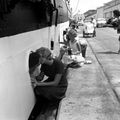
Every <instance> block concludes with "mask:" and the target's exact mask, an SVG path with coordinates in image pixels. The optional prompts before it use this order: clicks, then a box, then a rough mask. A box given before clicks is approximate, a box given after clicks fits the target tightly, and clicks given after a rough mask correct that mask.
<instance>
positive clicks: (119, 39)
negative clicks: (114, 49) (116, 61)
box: [118, 36, 120, 54]
mask: <svg viewBox="0 0 120 120" xmlns="http://www.w3.org/2000/svg"><path fill="white" fill-rule="evenodd" d="M118 41H119V49H118V54H120V36H119V38H118Z"/></svg>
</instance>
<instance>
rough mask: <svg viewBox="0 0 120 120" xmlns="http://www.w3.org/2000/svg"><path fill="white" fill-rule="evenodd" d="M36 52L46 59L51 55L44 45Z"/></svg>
mask: <svg viewBox="0 0 120 120" xmlns="http://www.w3.org/2000/svg"><path fill="white" fill-rule="evenodd" d="M36 52H37V53H38V54H39V55H40V56H41V57H44V58H46V59H51V58H52V56H51V51H50V50H49V49H48V48H46V47H41V48H39V49H37V50H36Z"/></svg>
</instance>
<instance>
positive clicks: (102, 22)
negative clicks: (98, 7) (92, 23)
mask: <svg viewBox="0 0 120 120" xmlns="http://www.w3.org/2000/svg"><path fill="white" fill-rule="evenodd" d="M106 23H107V21H106V19H105V18H98V19H97V27H106Z"/></svg>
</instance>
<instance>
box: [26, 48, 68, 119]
mask: <svg viewBox="0 0 120 120" xmlns="http://www.w3.org/2000/svg"><path fill="white" fill-rule="evenodd" d="M39 65H41V68H40V71H41V73H42V77H41V76H39V75H38V76H39V77H38V76H35V75H34V71H35V70H36V69H37V68H38V66H39ZM29 69H30V76H31V79H32V81H33V86H34V92H35V96H36V104H35V106H34V108H33V110H32V112H31V114H30V117H29V119H28V120H35V119H36V117H37V116H38V115H39V114H40V111H41V109H42V108H43V106H46V105H47V103H49V102H56V101H59V100H61V99H62V98H63V97H65V93H66V90H67V85H68V82H67V78H66V75H67V72H66V71H65V69H64V64H63V63H62V62H61V61H60V60H58V59H54V58H53V57H52V56H51V51H50V50H49V49H48V48H45V47H41V48H40V49H38V50H37V51H36V52H33V53H31V54H30V58H29ZM40 75H41V74H40ZM43 75H46V76H47V77H48V78H47V79H46V80H45V81H44V82H43V81H42V79H43Z"/></svg>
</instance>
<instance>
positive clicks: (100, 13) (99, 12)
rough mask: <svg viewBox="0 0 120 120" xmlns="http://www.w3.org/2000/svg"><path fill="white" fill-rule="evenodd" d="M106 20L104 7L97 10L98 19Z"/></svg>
mask: <svg viewBox="0 0 120 120" xmlns="http://www.w3.org/2000/svg"><path fill="white" fill-rule="evenodd" d="M98 18H104V13H103V6H101V7H98V8H97V13H96V19H98Z"/></svg>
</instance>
